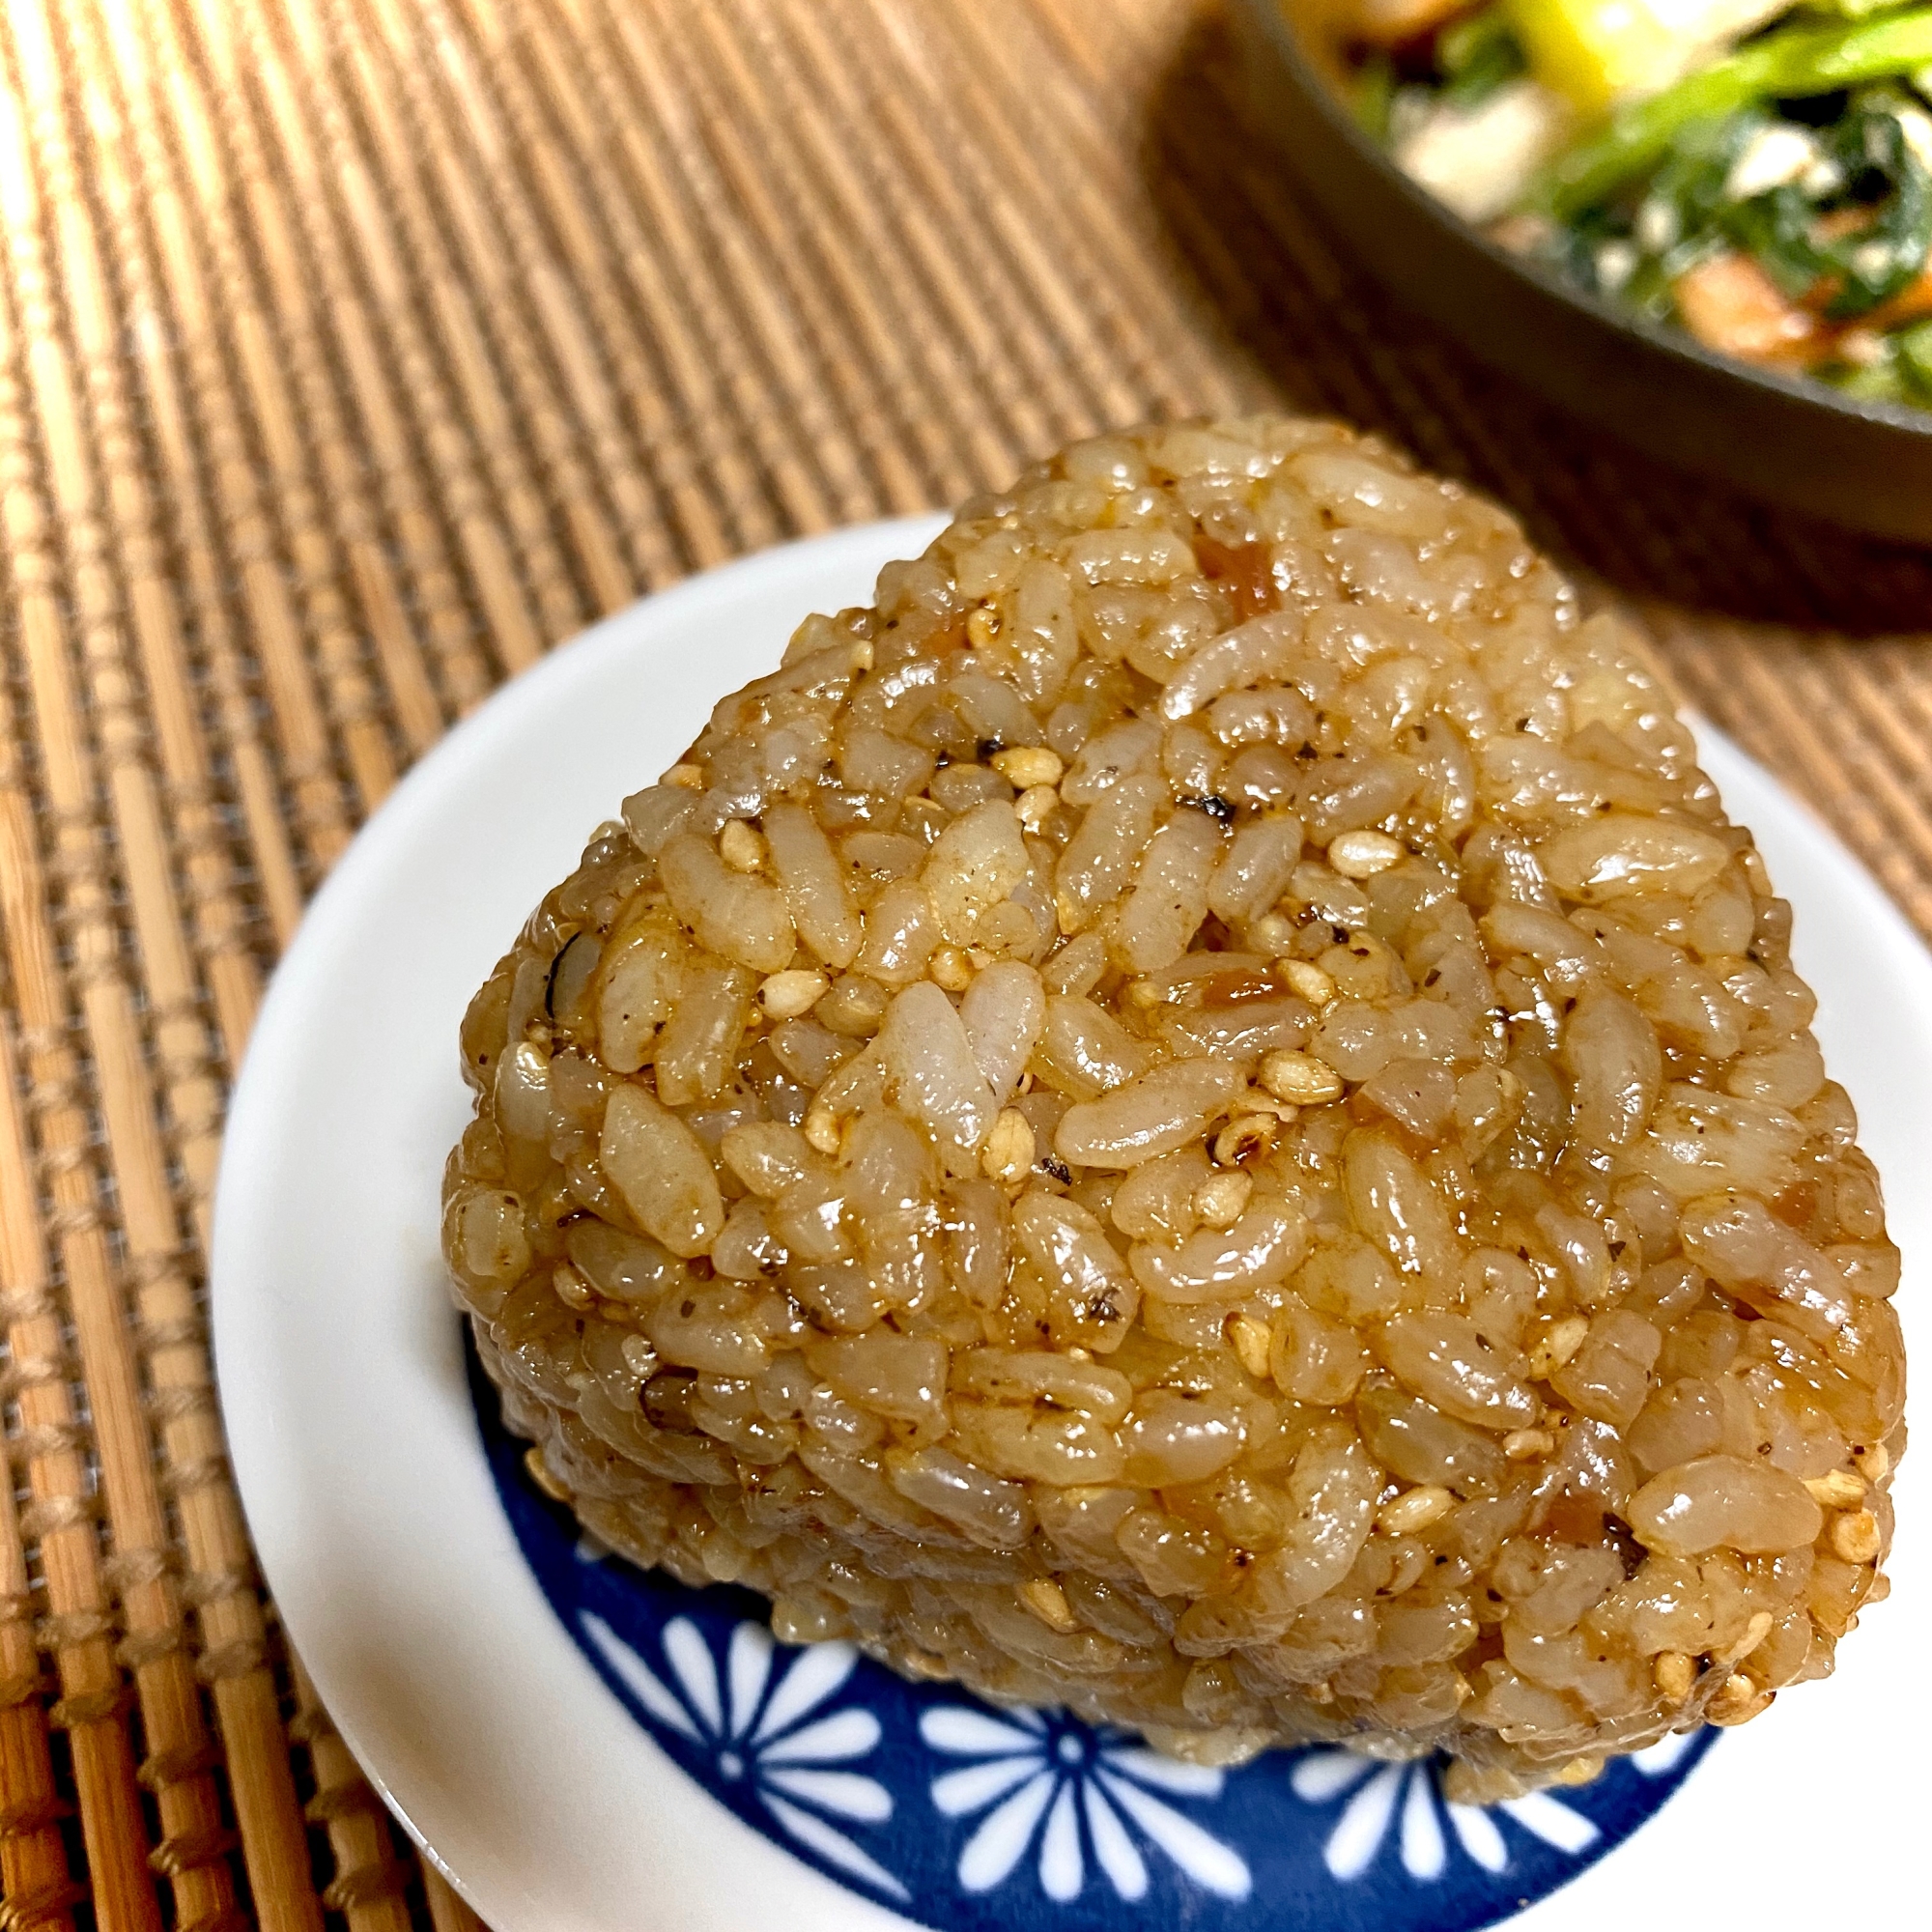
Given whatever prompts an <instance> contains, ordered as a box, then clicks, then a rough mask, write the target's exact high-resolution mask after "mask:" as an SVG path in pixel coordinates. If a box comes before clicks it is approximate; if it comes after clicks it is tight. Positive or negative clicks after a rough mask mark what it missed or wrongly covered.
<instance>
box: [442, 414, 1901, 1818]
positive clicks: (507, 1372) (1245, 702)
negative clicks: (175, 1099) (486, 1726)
mask: <svg viewBox="0 0 1932 1932" xmlns="http://www.w3.org/2000/svg"><path fill="white" fill-rule="evenodd" d="M1788 929H1789V913H1788V909H1787V908H1786V907H1785V906H1784V904H1783V903H1782V902H1781V901H1779V900H1778V899H1777V898H1776V897H1775V896H1774V895H1773V893H1772V890H1771V885H1770V882H1769V880H1768V879H1767V877H1766V874H1765V868H1764V866H1763V863H1762V861H1761V860H1760V858H1759V857H1758V854H1757V852H1756V850H1755V848H1754V847H1753V845H1752V843H1751V840H1750V838H1749V835H1748V834H1747V832H1745V831H1744V830H1743V829H1741V828H1739V827H1735V826H1733V825H1731V824H1730V823H1729V821H1728V820H1727V819H1726V817H1725V815H1724V813H1723V810H1722V807H1721V804H1720V802H1719V799H1718V797H1717V795H1716V792H1715V789H1714V788H1713V786H1712V785H1711V784H1710V782H1709V781H1708V780H1707V779H1706V778H1705V777H1704V776H1703V774H1702V773H1701V772H1700V771H1699V769H1698V767H1697V764H1696V761H1695V758H1694V755H1693V753H1692V748H1691V745H1690V738H1689V736H1688V734H1687V733H1686V732H1685V730H1684V728H1683V726H1682V725H1681V724H1680V723H1679V722H1678V720H1677V719H1676V718H1675V717H1674V715H1673V714H1672V711H1671V708H1670V705H1669V703H1668V701H1667V698H1666V697H1665V696H1664V694H1663V693H1662V691H1661V690H1660V689H1659V688H1658V686H1657V684H1656V683H1655V681H1654V679H1653V678H1652V677H1651V676H1650V675H1649V674H1648V673H1647V672H1646V671H1645V669H1644V668H1643V667H1642V665H1641V662H1640V660H1639V657H1638V655H1637V653H1636V651H1635V650H1634V646H1633V642H1632V640H1631V639H1629V637H1628V636H1627V635H1625V634H1624V633H1623V632H1622V631H1620V629H1619V628H1618V626H1617V625H1616V623H1615V622H1614V621H1612V620H1610V619H1608V618H1605V617H1595V618H1588V619H1586V618H1584V617H1583V616H1582V614H1581V613H1580V612H1579V611H1578V609H1577V602H1576V598H1575V594H1574V592H1573V591H1572V589H1571V587H1570V586H1569V585H1568V584H1567V583H1566V582H1564V581H1563V580H1562V578H1561V577H1560V576H1559V575H1558V574H1557V573H1556V572H1555V571H1554V570H1553V569H1552V568H1551V567H1550V566H1549V565H1548V563H1547V562H1546V561H1544V560H1543V559H1541V558H1539V557H1538V556H1537V555H1536V554H1535V553H1534V552H1533V551H1532V550H1531V549H1530V548H1529V546H1528V545H1527V544H1526V543H1525V541H1524V540H1523V538H1522V535H1521V533H1520V530H1519V529H1518V528H1517V526H1515V524H1514V523H1513V522H1512V521H1511V520H1510V519H1509V518H1508V517H1507V516H1505V515H1504V514H1503V513H1502V512H1501V511H1499V510H1497V509H1495V508H1494V507H1493V506H1492V505H1490V504H1489V503H1487V502H1485V501H1483V500H1482V499H1480V498H1478V497H1472V496H1470V495H1468V494H1466V493H1464V492H1463V491H1461V490H1459V489H1457V488H1456V487H1454V486H1452V485H1448V484H1443V483H1437V482H1435V481H1433V480H1431V479H1429V478H1426V477H1423V476H1419V475H1417V474H1416V473H1414V472H1413V471H1412V470H1410V469H1407V468H1406V466H1405V465H1403V464H1402V463H1401V462H1400V461H1398V460H1397V459H1395V458H1393V457H1392V456H1391V455H1390V454H1389V453H1388V452H1387V451H1386V450H1384V449H1382V448H1381V447H1380V446H1378V445H1377V444H1375V443H1373V442H1371V441H1366V440H1358V439H1356V438H1353V437H1351V436H1350V435H1349V434H1348V433H1347V432H1346V431H1343V430H1340V429H1338V428H1336V427H1334V426H1332V425H1326V424H1318V423H1307V422H1297V421H1293V420H1287V419H1280V418H1257V419H1251V420H1244V421H1239V422H1231V423H1221V424H1184V425H1176V426H1167V427H1161V428H1154V429H1149V430H1146V431H1143V432H1139V433H1136V434H1132V435H1123V436H1116V437H1107V438H1103V439H1099V440H1094V441H1091V442H1087V443H1083V444H1079V445H1075V446H1074V447H1072V448H1070V449H1068V450H1066V451H1065V452H1063V453H1062V454H1061V455H1060V456H1058V457H1056V458H1055V459H1053V460H1052V461H1051V462H1050V463H1047V464H1043V465H1041V466H1039V467H1038V468H1037V469H1035V470H1033V471H1031V472H1029V473H1028V475H1026V476H1025V477H1023V478H1022V479H1021V480H1020V482H1019V483H1018V484H1016V485H1015V486H1014V487H1013V488H1012V489H1011V490H1009V491H1008V492H1006V493H1004V494H1002V495H999V496H988V497H980V498H977V499H975V500H974V501H973V502H971V503H969V504H968V505H966V506H965V508H964V509H963V510H962V512H961V513H960V516H959V517H958V519H957V520H956V521H955V522H954V523H953V524H952V526H950V527H949V528H948V529H947V530H946V531H945V532H943V533H942V534H941V535H940V536H939V537H938V538H937V539H936V540H935V541H934V542H933V544H932V545H931V546H930V548H929V549H927V551H926V552H925V554H923V556H921V557H920V558H918V559H916V560H912V561H909V562H906V563H902V564H895V565H893V566H890V567H889V568H888V569H887V570H886V571H885V572H884V573H883V574H882V576H881V578H880V580H879V584H878V591H877V596H876V599H875V602H874V603H873V605H871V606H870V607H867V608H863V609H853V610H848V611H841V612H839V613H838V614H837V615H834V616H812V617H809V618H807V619H806V620H805V622H804V623H802V624H801V625H800V627H799V629H798V632H797V634H796V635H795V637H794V638H793V640H792V644H791V647H790V649H789V650H788V651H787V653H786V655H785V660H784V662H783V664H782V665H781V667H779V668H775V669H774V670H773V671H772V673H771V674H770V675H768V676H766V677H763V678H760V679H758V680H757V681H755V682H754V683H753V684H751V685H749V686H747V687H746V688H745V689H744V690H742V691H739V692H736V693H733V694H731V695H729V696H725V697H724V698H723V699H721V701H720V702H719V704H718V706H717V708H716V710H715V711H714V713H713V715H712V718H711V722H710V724H709V725H708V726H707V727H706V729H705V730H704V732H703V733H702V734H701V735H700V736H699V737H698V739H697V741H696V743H695V744H694V745H693V746H692V747H691V749H690V751H689V752H688V753H687V754H686V756H685V757H684V758H683V759H682V760H680V761H679V762H678V763H677V764H676V765H675V766H673V767H672V768H671V769H670V770H669V771H668V773H666V774H665V776H664V777H663V778H662V779H661V780H660V781H659V782H658V783H656V784H653V785H649V786H646V787H645V788H644V789H643V790H641V791H639V792H638V793H636V794H634V795H633V796H632V797H630V798H629V799H627V800H625V801H624V804H623V808H622V814H621V817H619V818H614V819H612V820H611V821H610V822H609V823H608V824H606V825H605V826H603V827H601V828H600V829H599V830H598V831H597V832H596V833H595V834H594V835H593V837H592V838H591V840H590V842H589V844H588V845H587V847H586V848H585V851H584V854H583V857H582V862H581V864H580V866H579V867H578V868H577V870H576V871H574V872H573V873H572V874H571V876H570V877H569V878H568V879H566V880H565V881H564V882H563V883H562V884H560V885H559V886H558V887H557V888H556V889H555V890H554V892H552V893H551V894H550V895H548V896H547V897H546V898H545V900H544V902H543V904H542V905H541V906H540V907H539V908H538V910H537V911H536V913H535V914H534V915H533V916H532V917H531V919H530V921H529V923H527V925H526V928H525V930H524V931H523V933H522V934H521V935H520V936H519V937H518V938H517V940H516V942H515V944H514V945H513V946H512V948H511V950H510V951H509V952H508V953H507V954H506V955H505V956H504V958H503V960H502V962H501V964H500V966H499V967H498V968H497V972H496V973H495V974H494V975H493V976H492V977H491V978H490V980H488V982H487V983H486V984H485V985H484V986H483V988H482V989H481V991H480V992H479V993H478V994H477V996H476V998H475V1000H474V1001H473V1003H472V1005H471V1007H470V1009H469V1014H468V1017H467V1018H466V1020H465V1022H464V1025H463V1029H462V1053H463V1065H464V1069H465V1072H466V1075H467V1077H468V1078H469V1083H470V1086H471V1088H472V1090H473V1092H474V1094H475V1102H476V1110H475V1116H474V1119H473V1121H472V1122H471V1124H470V1125H469V1128H468V1130H467V1131H466V1133H465V1134H464V1136H463V1139H462V1142H461V1144H460V1146H459V1147H458V1148H457V1149H456V1151H454V1153H453V1154H452V1155H451V1158H450V1162H449V1166H448V1172H447V1179H446V1186H445V1197H444V1222H443V1236H444V1252H445V1255H446V1258H447V1261H448V1263H449V1266H450V1270H451V1275H452V1279H453V1282H454V1285H455V1289H456V1293H457V1295H458V1298H459V1301H460V1303H461V1305H462V1306H463V1307H464V1309H465V1310H466V1311H467V1313H468V1314H469V1318H470V1320H471V1323H472V1326H473V1330H474V1334H475V1337H476V1342H477V1347H478V1350H479V1354H480V1357H481V1359H482V1362H483V1364H484V1366H485V1368H486V1370H487V1371H488V1373H489V1374H490V1376H491V1377H492V1378H493V1379H494V1380H495V1381H496V1383H497V1386H498V1388H499V1389H500V1390H501V1392H502V1398H503V1408H504V1414H505V1417H506V1419H507V1420H508V1422H509V1423H510V1425H511V1427H512V1428H514V1429H515V1430H517V1431H518V1432H519V1433H521V1434H522V1435H526V1436H527V1437H528V1438H529V1439H530V1440H531V1442H532V1443H533V1445H534V1447H533V1449H532V1452H531V1457H532V1462H531V1466H532V1469H533V1471H534V1472H535V1473H536V1474H537V1476H538V1478H539V1480H540V1481H541V1482H543V1483H544V1484H545V1485H546V1486H547V1487H548V1488H549V1489H551V1491H552V1492H554V1493H555V1494H557V1495H558V1496H560V1497H562V1498H564V1499H566V1500H567V1501H569V1502H570V1503H571V1504H572V1505H573V1506H574V1507H575V1509H576V1510H577V1512H578V1514H579V1516H580V1517H581V1518H582V1520H583V1522H584V1523H585V1524H586V1525H587V1526H588V1527H589V1528H591V1529H592V1530H593V1531H594V1532H595V1533H596V1534H597V1535H598V1536H599V1537H600V1538H602V1539H603V1541H604V1542H605V1543H607V1544H609V1545H611V1546H612V1547H613V1548H616V1549H618V1550H620V1551H621V1552H623V1553H624V1554H626V1555H627V1556H630V1557H631V1558H633V1559H634V1560H635V1561H637V1562H639V1563H642V1564H646V1565H658V1566H662V1567H664V1568H665V1569H667V1570H668V1571H669V1572H670V1573H671V1574H672V1575H673V1576H675V1577H679V1578H682V1579H684V1580H686V1581H689V1582H691V1583H694V1584H701V1583H705V1582H709V1581H714V1580H728V1581H733V1582H737V1583H740V1584H744V1585H746V1586H749V1587H751V1588H753V1589H754V1590H756V1591H758V1592H760V1593H762V1594H763V1595H765V1596H766V1597H768V1598H769V1599H770V1600H771V1603H772V1618H773V1628H774V1630H775V1632H776V1633H777V1634H778V1635H780V1636H781V1638H783V1639H785V1640H788V1641H793V1642H809V1641H813V1640H818V1639H847V1640H850V1641H854V1642H856V1643H858V1644H860V1645H862V1646H863V1647H864V1648H865V1649H866V1650H867V1651H868V1652H870V1653H871V1654H873V1655H874V1656H877V1657H879V1658H881V1659H883V1660H884V1661H886V1662H889V1663H891V1664H893V1665H895V1667H896V1668H898V1669H900V1670H902V1671H905V1672H908V1673H911V1674H913V1675H916V1676H923V1677H934V1678H952V1679H956V1680H957V1681H959V1682H961V1683H964V1684H965V1685H967V1686H969V1687H971V1688H973V1689H974V1690H979V1691H980V1692H982V1693H983V1694H986V1695H988V1696H991V1697H993V1698H996V1699H1005V1700H1011V1701H1017V1702H1025V1703H1035V1704H1040V1703H1045V1704H1061V1705H1065V1706H1067V1707H1070V1708H1071V1709H1073V1710H1075V1711H1076V1712H1078V1713H1080V1714H1081V1715H1082V1716H1085V1717H1087V1718H1089V1719H1094V1720H1096V1721H1104V1722H1110V1723H1119V1724H1122V1725H1127V1726H1131V1727H1134V1728H1137V1729H1139V1730H1141V1731H1143V1732H1144V1733H1145V1734H1146V1735H1147V1736H1148V1737H1149V1738H1150V1739H1151V1741H1152V1742H1154V1743H1155V1744H1157V1745H1158V1746H1160V1747H1162V1748H1164V1749H1167V1750H1169V1751H1172V1752H1175V1753H1177V1754H1179V1755H1182V1756H1186V1757H1189V1758H1192V1759H1195V1760H1197V1761H1206V1762H1209V1763H1228V1762H1234V1761H1237V1760H1239V1759H1240V1758H1242V1757H1245V1756H1249V1755H1252V1754H1253V1753H1255V1752H1256V1751H1259V1750H1261V1749H1263V1748H1264V1747H1268V1746H1271V1745H1277V1744H1293V1743H1301V1742H1307V1741H1310V1740H1324V1741H1339V1742H1346V1743H1350V1744H1354V1745H1357V1746H1359V1747H1362V1748H1365V1749H1367V1750H1369V1751H1371V1752H1374V1753H1378V1754H1380V1755H1385V1756H1394V1757H1404V1756H1413V1755H1420V1754H1423V1753H1426V1752H1428V1751H1431V1750H1434V1749H1435V1748H1438V1747H1439V1748H1444V1749H1446V1750H1448V1751H1449V1752H1451V1753H1452V1754H1453V1755H1454V1757H1455V1758H1456V1760H1457V1763H1458V1767H1459V1768H1458V1770H1457V1771H1456V1773H1455V1775H1454V1783H1453V1787H1452V1788H1453V1789H1455V1790H1456V1791H1457V1792H1458V1793H1459V1794H1460V1795H1463V1796H1467V1797H1471V1798H1489V1797H1495V1796H1504V1795H1508V1794H1510V1793H1513V1792H1519V1791H1521V1790H1523V1789H1525V1788H1528V1787H1533V1786H1536V1785H1539V1784H1547V1783H1549V1782H1552V1781H1557V1780H1562V1779H1570V1780H1577V1779H1580V1778H1586V1777H1588V1776H1590V1775H1591V1774H1592V1772H1593V1770H1594V1769H1595V1768H1596V1767H1597V1766H1598V1765H1600V1764H1601V1762H1602V1761H1603V1758H1604V1756H1605V1754H1606V1753H1611V1752H1620V1751H1625V1750H1630V1749H1633V1748H1635V1747H1640V1746H1643V1745H1646V1744H1649V1743H1651V1742H1654V1741H1656V1740H1657V1739H1659V1738H1661V1737H1662V1736H1663V1735H1664V1734H1666V1733H1669V1732H1671V1731H1674V1730H1680V1729H1686V1728H1689V1727H1691V1726H1693V1725H1695V1724H1697V1723H1700V1722H1703V1721H1707V1720H1708V1721H1714V1722H1721V1723H1732V1722H1740V1721H1743V1720H1745V1719H1750V1718H1752V1717H1755V1716H1756V1715H1757V1714H1758V1713H1760V1712H1761V1711H1763V1710H1764V1709H1766V1708H1767V1706H1768V1705H1769V1704H1770V1703H1771V1701H1772V1699H1773V1697H1774V1696H1775V1695H1776V1692H1777V1691H1778V1690H1780V1689H1782V1688H1784V1687H1786V1686H1789V1685H1794V1684H1799V1683H1802V1682H1804V1681H1805V1680H1807V1679H1811V1678H1816V1677H1819V1676H1822V1675H1824V1674H1826V1673H1827V1672H1828V1671H1829V1670H1830V1668H1831V1664H1832V1659H1833V1650H1834V1647H1835V1645H1836V1644H1837V1642H1838V1641H1839V1640H1840V1639H1841V1638H1842V1637H1843V1636H1844V1635H1845V1634H1846V1633H1847V1632H1848V1630H1849V1629H1850V1628H1851V1626H1852V1624H1853V1623H1854V1622H1855V1621H1856V1617H1857V1614H1858V1612H1859V1610H1860V1609H1861V1606H1862V1605H1866V1604H1868V1603H1871V1602H1873V1601H1875V1600H1876V1598H1877V1597H1878V1596H1880V1595H1882V1594H1883V1587H1884V1586H1883V1582H1882V1578H1881V1577H1880V1574H1879V1568H1878V1566H1879V1563H1880V1561H1881V1559H1882V1558H1883V1556H1884V1553H1885V1550H1886V1548H1887V1547H1888V1545H1889V1538H1890V1530H1891V1511H1890V1504H1889V1482H1890V1472H1891V1468H1892V1464H1893V1461H1894V1459H1895V1457H1896V1455H1897V1453H1898V1451H1899V1450H1900V1449H1901V1448H1902V1446H1903V1439H1904V1438H1903V1424H1902V1410H1903V1397H1904V1361H1903V1348H1902V1343H1901V1341H1900V1330H1899V1326H1898V1322H1897V1319H1896V1316H1895V1314H1894V1311H1893V1308H1892V1304H1891V1300H1890V1296H1891V1293H1892V1292H1893V1290H1894V1288H1895V1286H1896V1281H1897V1272H1898V1266H1897V1263H1898V1257H1897V1252H1896V1250H1895V1249H1894V1248H1893V1247H1892V1246H1891V1244H1890V1242H1889V1238H1888V1236H1887V1234H1886V1229H1885V1220H1884V1214H1883V1209H1882V1206H1881V1201H1880V1194H1879V1189H1878V1184H1877V1179H1876V1177H1875V1175H1874V1173H1873V1171H1872V1169H1871V1166H1870V1163H1869V1162H1868V1161H1867V1160H1866V1159H1865V1157H1864V1156H1863V1155H1862V1154H1861V1152H1860V1151H1859V1150H1858V1148H1857V1146H1856V1139H1855V1134H1856V1129H1855V1122H1854V1120H1853V1117H1852V1113H1851V1108H1850V1105H1849V1103H1848V1101H1847V1100H1846V1097H1845V1095H1844V1094H1843V1092H1842V1091H1841V1090H1840V1089H1839V1088H1837V1087H1836V1086H1834V1085H1833V1083H1832V1082H1831V1081H1830V1080H1829V1079H1828V1077H1827V1075H1826V1071H1825V1068H1824V1066H1823V1064H1822V1061H1821V1060H1820V1057H1819V1054H1818V1050H1817V1047H1816V1045H1815V1043H1814V1042H1813V1040H1812V1037H1811V1034H1810V1031H1809V1022H1810V1017H1811V1012H1812V1002H1811V998H1810V995H1809V993H1808V992H1807V991H1806V989H1805V987H1804V985H1803V983H1802V982H1801V981H1800V980H1799V979H1798V978H1797V976H1796V975H1795V974H1794V973H1793V972H1792V970H1791V967H1790V963H1789V956H1788V952H1787V937H1788Z"/></svg>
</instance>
